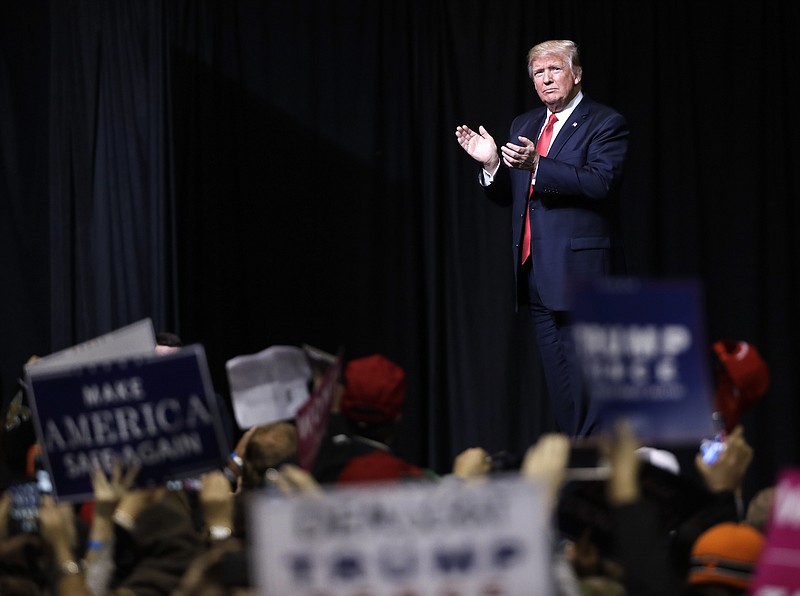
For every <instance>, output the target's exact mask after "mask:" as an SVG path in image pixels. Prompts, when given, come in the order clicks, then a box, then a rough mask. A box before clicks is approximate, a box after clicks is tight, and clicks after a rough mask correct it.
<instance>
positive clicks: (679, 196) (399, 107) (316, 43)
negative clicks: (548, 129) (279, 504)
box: [0, 0, 800, 485]
mask: <svg viewBox="0 0 800 596" xmlns="http://www.w3.org/2000/svg"><path fill="white" fill-rule="evenodd" d="M3 10H4V13H3V16H4V17H8V18H4V19H3V22H2V27H3V33H4V35H3V38H2V46H0V47H2V50H3V54H2V56H0V57H1V58H2V62H0V67H1V68H2V70H0V94H1V95H0V97H2V101H3V102H4V104H3V110H2V113H1V114H0V118H2V123H3V126H2V129H0V138H2V148H3V155H2V165H3V169H2V171H1V175H2V178H0V184H2V186H0V190H2V192H3V195H4V204H5V205H6V209H4V213H5V214H7V215H6V216H4V217H3V222H2V228H0V230H1V231H2V234H0V237H2V242H3V245H2V246H3V251H2V265H3V270H2V275H3V279H4V280H5V281H6V284H5V291H4V292H3V295H4V299H3V309H2V317H3V330H4V333H3V337H4V338H5V339H6V341H5V342H4V345H3V352H2V354H3V363H2V365H3V371H2V374H3V382H4V387H9V386H10V383H11V382H13V375H15V374H16V373H17V371H18V370H19V367H20V365H21V364H22V362H24V361H25V359H26V358H27V356H28V355H29V354H31V353H35V352H38V353H47V352H49V351H53V350H57V349H61V348H64V347H66V346H68V345H71V344H74V343H77V342H79V341H83V340H86V339H89V338H91V337H93V336H96V335H98V334H100V333H104V332H107V331H110V330H112V329H114V328H117V327H119V326H121V325H123V324H127V323H130V322H133V321H135V320H138V319H140V318H142V317H145V316H149V317H151V318H152V319H153V320H154V322H155V324H156V326H157V327H158V328H159V329H169V330H172V331H176V332H177V333H179V334H180V335H181V336H182V337H183V338H184V340H185V341H187V342H190V343H193V342H198V343H202V344H203V345H204V346H205V348H206V352H207V354H208V356H209V362H210V365H211V368H212V375H213V377H214V382H215V385H216V387H217V388H218V390H219V391H220V392H221V393H222V394H223V395H224V394H225V393H226V387H225V384H226V380H225V374H224V363H225V361H226V360H227V359H229V358H231V357H234V356H236V355H240V354H245V353H252V352H255V351H259V350H261V349H264V348H266V347H268V346H269V345H274V344H295V345H297V344H299V343H302V342H306V343H310V344H312V345H316V346H318V347H320V348H322V349H326V350H328V351H336V350H338V349H339V348H342V349H343V350H344V354H345V357H346V358H352V357H358V356H363V355H367V354H369V353H373V352H380V353H383V354H385V355H387V356H388V357H390V358H392V359H393V360H395V361H397V362H398V363H399V364H401V365H402V366H403V367H404V368H405V369H406V371H407V373H408V375H409V395H408V399H407V402H408V403H407V407H406V418H405V421H404V426H403V430H402V435H401V437H399V439H398V444H397V448H398V451H400V452H401V454H403V455H406V456H408V457H410V458H412V459H414V460H415V461H417V462H419V463H422V464H426V465H430V466H431V467H434V468H436V469H437V470H439V471H447V470H448V469H449V467H450V465H451V462H452V458H453V457H454V456H455V454H457V453H458V452H460V451H461V450H463V449H464V448H466V447H469V446H473V445H481V446H484V447H485V448H487V449H489V450H490V451H498V450H507V451H510V452H512V453H522V451H523V450H524V449H525V448H526V447H527V446H528V445H529V444H531V443H532V442H533V441H534V440H535V439H536V438H537V437H538V436H539V435H540V434H541V433H542V432H545V431H548V430H550V429H551V428H552V421H551V418H550V416H551V414H550V409H549V406H548V404H547V400H546V395H545V392H544V388H543V382H542V380H541V370H540V368H539V364H538V361H537V355H536V351H535V347H534V345H533V341H532V337H531V334H530V332H529V330H528V326H527V323H528V321H527V314H526V313H515V311H514V292H513V287H512V284H513V281H512V271H511V263H510V255H509V254H508V218H509V214H508V213H507V212H506V211H504V210H502V209H499V208H497V207H494V206H493V205H491V204H490V203H489V202H488V201H487V200H486V199H485V198H484V196H483V194H482V192H481V190H480V188H479V186H478V184H477V182H476V175H477V172H476V168H475V166H474V164H473V162H472V161H471V160H470V159H469V158H468V157H467V156H466V155H465V154H464V153H463V151H462V150H461V149H460V148H459V147H458V145H457V143H456V141H455V138H454V131H455V127H456V125H458V124H462V123H467V124H469V125H471V126H475V127H477V125H479V124H483V125H484V126H486V128H487V129H489V131H490V132H491V133H492V134H493V135H494V136H495V138H496V139H498V140H500V141H504V140H505V137H506V135H507V131H508V126H509V124H510V121H511V119H512V117H513V116H514V115H515V114H517V113H519V112H521V111H524V110H526V109H529V108H530V107H533V106H534V105H536V103H537V100H536V98H535V94H534V91H533V86H532V84H531V82H530V81H529V80H528V79H527V78H526V71H525V56H526V52H527V50H528V48H529V47H530V46H532V45H533V44H534V43H536V42H538V41H541V40H543V39H546V38H555V37H568V38H572V39H574V40H576V41H577V42H578V43H579V44H580V45H581V47H582V50H583V66H584V90H585V92H586V93H587V94H588V95H590V96H592V97H593V98H594V99H596V100H599V101H601V102H605V103H608V104H610V105H613V106H614V107H616V108H617V109H619V110H620V111H621V112H622V113H623V114H625V115H626V116H627V118H628V120H629V123H630V127H631V130H632V139H631V154H630V159H629V162H628V171H627V179H626V182H625V188H624V191H625V196H624V199H625V205H624V207H625V209H624V220H623V222H622V223H623V227H624V230H625V232H626V242H627V252H628V257H629V261H630V263H629V264H630V270H631V273H632V274H634V275H641V276H652V277H660V278H664V277H675V278H688V277H692V278H698V279H700V280H701V281H702V282H703V286H704V289H705V299H706V305H705V306H706V315H707V320H708V333H709V342H710V341H713V340H714V339H719V338H735V339H744V340H747V341H750V342H752V343H753V344H754V345H756V346H757V347H758V348H759V350H760V351H761V353H762V355H763V356H764V357H765V359H766V360H767V362H768V363H769V365H770V368H771V373H772V386H771V389H770V391H769V393H768V395H767V397H766V398H765V400H764V402H762V404H761V405H760V406H759V407H758V408H757V409H756V410H754V411H752V412H750V413H748V415H747V416H746V417H745V424H746V426H747V432H748V439H749V441H750V442H751V444H753V445H754V447H755V450H756V463H755V465H754V470H753V474H752V476H753V479H752V480H751V482H752V483H753V484H754V485H757V484H764V483H768V482H770V481H771V480H772V479H773V477H774V473H775V471H776V470H777V469H779V468H780V467H781V466H783V465H786V464H788V463H793V464H794V463H797V461H798V458H800V438H798V433H796V432H795V426H796V425H797V423H798V422H800V416H799V415H798V406H797V405H796V402H797V400H796V399H795V396H796V395H797V394H798V381H797V375H796V374H794V363H795V362H796V361H797V360H798V357H799V356H800V349H798V347H797V341H796V337H797V336H798V334H799V333H798V332H800V321H798V314H797V313H798V311H797V308H796V305H797V303H798V298H800V296H799V294H800V288H799V287H798V274H800V260H799V258H800V257H799V256H798V255H800V251H798V250H797V249H796V247H794V243H793V241H792V238H793V237H794V233H795V230H797V229H798V228H800V212H799V211H798V206H797V205H798V201H797V199H798V189H797V183H796V182H795V179H794V177H793V174H794V173H795V170H796V169H797V164H798V163H800V156H798V149H797V145H796V143H793V142H792V140H793V139H795V138H797V137H798V133H800V126H799V125H798V118H797V116H796V115H795V111H794V110H793V106H792V105H791V104H790V99H791V97H792V96H791V95H790V92H789V91H790V85H791V84H792V79H791V72H792V71H791V67H792V65H793V64H794V63H795V62H796V59H797V58H798V52H797V49H796V45H795V43H794V27H795V25H796V24H797V23H798V22H800V8H798V5H796V4H792V3H768V4H763V5H762V4H758V3H751V4H748V5H744V6H734V5H730V4H726V5H724V6H722V8H720V7H719V6H717V5H714V6H711V5H703V4H697V3H689V2H686V3H684V2H676V3H641V2H627V1H626V2H618V1H599V2H580V1H578V0H573V1H560V2H530V1H527V0H526V1H518V2H517V1H514V2H505V3H501V4H498V3H494V2H480V1H477V0H473V1H464V0H437V1H433V2H425V3H422V2H419V3H417V2H374V1H369V0H348V1H341V2H339V1H334V2H306V3H290V2H272V1H263V2H255V1H244V0H241V1H233V2H211V1H202V0H169V1H167V0H117V1H114V2H103V1H100V0H72V1H65V2H61V1H58V2H56V1H52V2H44V1H42V0H40V1H38V2H28V1H27V0H26V2H22V1H21V0H19V1H17V2H13V3H12V7H11V8H8V7H6V8H4V9H3ZM712 25H713V26H712ZM26 32H27V33H26ZM6 104H7V107H6ZM43 156H48V158H47V159H46V160H45V159H44V158H43ZM6 330H7V331H6Z"/></svg>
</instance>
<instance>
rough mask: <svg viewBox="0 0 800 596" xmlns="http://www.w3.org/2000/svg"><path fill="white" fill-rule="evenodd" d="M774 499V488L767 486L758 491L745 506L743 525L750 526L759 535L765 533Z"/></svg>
mask: <svg viewBox="0 0 800 596" xmlns="http://www.w3.org/2000/svg"><path fill="white" fill-rule="evenodd" d="M774 499H775V487H774V486H768V487H766V488H762V489H761V490H760V491H758V492H757V493H756V494H755V495H754V496H753V498H752V499H750V504H749V505H748V506H747V513H746V515H745V519H744V521H745V523H747V524H750V525H751V526H753V527H754V528H755V529H756V530H758V531H759V532H761V533H766V531H767V523H768V522H769V516H770V512H771V511H772V503H773V501H774Z"/></svg>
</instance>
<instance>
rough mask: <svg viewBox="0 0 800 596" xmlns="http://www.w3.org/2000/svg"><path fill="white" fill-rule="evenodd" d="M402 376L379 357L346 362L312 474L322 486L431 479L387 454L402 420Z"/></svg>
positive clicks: (396, 367)
mask: <svg viewBox="0 0 800 596" xmlns="http://www.w3.org/2000/svg"><path fill="white" fill-rule="evenodd" d="M406 388H407V381H406V374H405V371H404V370H403V369H402V368H401V367H400V366H399V365H398V364H397V363H395V362H392V361H391V360H389V359H388V358H386V357H385V356H383V355H382V354H372V355H369V356H365V357H362V358H356V359H353V360H351V361H350V362H349V363H348V364H347V366H346V367H345V371H344V386H343V387H342V389H341V393H340V395H339V396H338V399H336V400H334V405H333V412H332V415H331V420H330V422H329V430H328V435H327V437H326V440H325V441H323V443H322V446H321V448H320V452H319V455H318V456H317V461H316V462H315V466H314V471H313V475H314V477H315V478H316V479H317V480H318V481H319V482H320V483H322V484H328V483H334V484H352V483H363V482H383V481H401V480H425V479H435V478H437V475H436V474H434V473H433V472H432V471H430V470H427V469H424V468H422V467H420V466H417V465H416V464H414V463H412V462H409V461H407V460H405V459H403V458H401V457H399V456H397V455H396V454H394V453H393V452H392V448H391V443H392V441H393V440H394V437H395V436H396V433H397V431H398V429H399V427H400V422H401V420H402V411H403V404H404V401H405V397H406Z"/></svg>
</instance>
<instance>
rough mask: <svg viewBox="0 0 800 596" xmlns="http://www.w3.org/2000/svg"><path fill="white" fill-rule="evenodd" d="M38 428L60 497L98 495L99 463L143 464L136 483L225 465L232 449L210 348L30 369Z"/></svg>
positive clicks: (72, 498)
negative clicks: (207, 351) (213, 377)
mask: <svg viewBox="0 0 800 596" xmlns="http://www.w3.org/2000/svg"><path fill="white" fill-rule="evenodd" d="M28 387H29V391H30V395H29V398H30V401H31V406H32V409H33V412H34V421H35V423H36V434H37V437H38V440H39V444H40V446H41V448H42V453H43V455H44V460H45V466H46V467H47V469H48V471H49V472H50V475H51V478H52V482H53V488H54V493H55V495H56V496H57V497H58V498H59V499H61V500H67V501H82V500H88V499H91V498H92V493H93V491H92V484H91V474H92V471H93V469H94V467H95V466H96V465H100V466H101V467H103V468H104V469H105V471H106V472H107V473H108V472H110V470H111V468H112V464H113V462H114V461H115V460H121V461H122V463H123V465H125V466H129V465H132V464H137V463H138V464H140V465H141V466H142V468H141V470H140V472H139V475H138V479H137V485H138V486H147V485H152V484H163V483H164V482H165V481H166V480H168V479H172V478H185V477H188V476H191V475H195V474H198V473H200V472H205V471H208V470H210V469H213V468H219V467H221V466H222V465H223V464H224V461H225V454H226V453H227V452H228V450H227V448H226V447H227V445H226V442H225V435H224V432H223V428H222V425H221V419H220V412H219V409H218V404H217V401H216V396H215V394H214V391H213V389H212V385H211V381H210V375H209V373H208V366H207V363H206V358H205V352H204V350H203V348H202V346H199V345H192V346H187V347H185V348H182V349H181V350H178V351H176V352H173V353H169V354H164V355H156V354H153V355H152V356H151V355H147V356H137V357H133V358H130V359H126V360H116V361H108V362H102V363H98V364H84V365H80V366H77V367H70V368H66V369H59V370H50V371H42V372H36V371H35V370H32V371H28Z"/></svg>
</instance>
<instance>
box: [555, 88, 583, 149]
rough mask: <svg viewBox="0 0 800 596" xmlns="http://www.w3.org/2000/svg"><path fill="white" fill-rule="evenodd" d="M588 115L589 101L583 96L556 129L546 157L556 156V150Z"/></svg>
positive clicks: (562, 145)
mask: <svg viewBox="0 0 800 596" xmlns="http://www.w3.org/2000/svg"><path fill="white" fill-rule="evenodd" d="M588 115H589V101H588V99H587V98H586V96H584V97H583V99H582V100H581V103H579V104H578V105H577V107H576V108H575V109H574V110H573V111H572V114H571V115H570V117H569V119H568V120H567V121H566V122H565V123H564V125H563V126H562V127H561V130H560V131H558V134H557V135H556V138H555V139H554V140H553V144H552V145H551V147H550V150H549V151H548V152H547V156H548V157H556V156H557V155H558V152H559V151H561V149H562V147H564V145H566V143H567V141H568V140H569V138H570V137H571V136H572V135H573V134H575V133H576V132H577V130H578V129H579V128H580V127H581V125H582V124H583V123H584V122H585V121H586V117H587V116H588Z"/></svg>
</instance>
